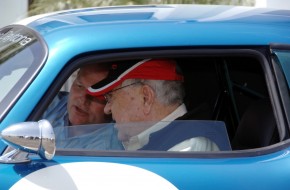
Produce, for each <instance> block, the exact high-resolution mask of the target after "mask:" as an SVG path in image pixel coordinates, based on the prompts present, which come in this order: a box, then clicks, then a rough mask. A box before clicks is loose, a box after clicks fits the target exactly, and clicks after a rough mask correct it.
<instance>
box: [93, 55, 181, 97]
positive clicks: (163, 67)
mask: <svg viewBox="0 0 290 190" xmlns="http://www.w3.org/2000/svg"><path fill="white" fill-rule="evenodd" d="M176 65H177V64H176V62H175V61H174V60H171V59H145V60H142V61H139V62H138V63H119V64H112V65H111V68H110V71H109V74H108V77H107V78H105V79H103V80H102V81H100V82H98V83H96V84H94V85H93V86H91V87H89V88H88V89H87V93H88V94H89V95H92V96H101V95H104V94H106V93H108V92H110V91H111V90H113V89H114V88H116V87H117V86H119V85H120V84H121V83H122V82H123V81H125V80H127V79H147V80H172V81H183V75H182V74H181V71H179V70H178V69H177V67H176Z"/></svg>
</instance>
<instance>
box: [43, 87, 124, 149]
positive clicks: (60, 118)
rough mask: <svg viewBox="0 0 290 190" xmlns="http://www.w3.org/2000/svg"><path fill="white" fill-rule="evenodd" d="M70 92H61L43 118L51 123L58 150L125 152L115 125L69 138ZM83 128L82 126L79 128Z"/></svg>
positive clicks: (108, 125)
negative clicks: (77, 149)
mask: <svg viewBox="0 0 290 190" xmlns="http://www.w3.org/2000/svg"><path fill="white" fill-rule="evenodd" d="M68 94H69V93H68V92H59V93H58V95H57V96H56V97H55V98H54V100H53V101H52V103H51V104H50V105H49V107H48V109H47V110H46V111H45V113H44V114H43V116H42V118H43V119H47V120H48V121H50V123H51V125H52V127H53V129H54V133H55V138H56V147H57V148H84V149H96V150H123V149H124V148H123V146H122V144H121V143H120V141H119V140H118V137H117V130H116V129H115V128H114V125H113V124H107V125H105V126H103V127H101V128H99V129H97V130H95V131H93V132H91V133H86V134H83V135H80V136H72V137H70V136H69V129H70V127H69V120H68V112H67V100H68ZM79 127H82V126H79Z"/></svg>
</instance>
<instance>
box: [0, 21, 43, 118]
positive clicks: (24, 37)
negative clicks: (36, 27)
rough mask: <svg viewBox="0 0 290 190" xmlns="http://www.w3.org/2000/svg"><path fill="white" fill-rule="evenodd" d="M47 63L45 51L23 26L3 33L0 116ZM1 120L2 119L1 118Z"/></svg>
mask: <svg viewBox="0 0 290 190" xmlns="http://www.w3.org/2000/svg"><path fill="white" fill-rule="evenodd" d="M44 59H45V47H44V46H43V44H41V43H40V42H39V41H38V38H37V36H36V35H34V34H33V33H32V31H30V29H27V28H25V27H23V26H9V27H4V28H2V29H0V86H1V91H0V116H1V117H2V116H3V115H4V112H5V111H7V110H8V109H9V108H8V107H9V106H12V105H13V103H14V102H12V101H13V100H14V101H15V99H16V98H17V96H19V94H20V92H22V91H23V89H24V88H25V87H26V86H27V85H26V84H27V83H28V82H29V81H30V80H31V78H32V77H33V76H34V74H35V72H36V71H37V70H38V69H39V67H40V66H41V64H42V63H43V62H42V60H44ZM1 119H2V118H1Z"/></svg>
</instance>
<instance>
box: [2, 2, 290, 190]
mask: <svg viewBox="0 0 290 190" xmlns="http://www.w3.org/2000/svg"><path fill="white" fill-rule="evenodd" d="M156 59H157V60H158V59H162V60H168V59H170V60H174V63H175V64H176V65H178V69H179V70H180V73H182V76H183V86H184V93H185V96H184V99H183V104H184V105H185V106H184V107H185V109H186V110H187V112H188V113H190V114H191V117H190V118H187V119H184V120H174V121H172V120H171V121H163V120H162V122H165V123H166V122H167V123H166V124H164V125H163V126H167V125H168V126H169V125H170V126H172V125H175V126H177V127H175V131H174V133H170V134H168V135H170V136H166V133H163V136H161V135H159V136H158V142H160V143H164V141H165V139H166V142H167V141H170V140H171V139H176V138H178V137H179V136H180V135H181V136H186V135H187V137H186V138H188V139H192V138H193V139H194V138H199V139H201V138H202V139H207V140H210V141H211V142H213V144H214V146H215V148H213V149H212V150H199V149H196V150H192V149H186V148H183V149H182V148H181V149H178V150H177V149H174V148H172V147H175V146H174V145H175V144H174V143H173V144H170V145H168V146H165V145H164V146H163V145H162V146H159V145H160V144H158V147H154V146H151V148H146V149H145V148H143V149H139V148H135V149H129V148H128V147H127V146H126V144H125V143H124V142H123V141H122V138H120V137H121V134H120V131H121V128H122V127H124V126H125V127H127V129H128V130H127V133H131V131H130V130H132V131H134V129H136V128H137V127H138V126H141V127H142V126H145V125H146V126H147V125H149V124H148V122H141V121H140V122H135V123H122V124H117V123H116V121H115V118H110V119H109V120H108V122H101V123H87V124H85V123H84V124H79V125H73V124H72V122H70V121H68V122H61V123H57V122H55V121H56V119H55V118H58V119H59V118H61V117H66V116H65V114H66V113H67V109H68V107H67V103H66V101H68V100H67V99H64V100H63V99H60V98H63V97H66V98H68V96H70V95H68V94H69V93H71V92H70V91H71V89H72V88H73V85H74V84H75V80H77V77H78V75H79V74H78V72H80V70H79V69H80V68H82V67H83V66H92V65H99V66H100V65H102V66H108V68H109V67H110V68H113V69H115V68H114V66H115V65H118V66H120V67H123V66H124V65H127V64H128V63H130V64H131V63H141V62H140V60H156ZM142 63H143V62H142ZM152 68H153V70H154V72H153V71H152V73H151V72H150V71H147V70H146V69H144V68H143V69H144V70H140V71H139V74H140V72H141V71H143V74H144V76H145V75H146V76H147V75H153V74H154V73H155V75H157V74H159V75H160V76H162V77H167V76H168V75H167V73H168V72H170V71H167V70H162V68H157V67H152ZM152 68H151V69H152ZM155 69H156V70H155ZM131 71H132V70H130V72H131ZM132 72H137V71H136V70H133V71H132ZM141 73H142V72H141ZM156 73H157V74H156ZM123 74H124V73H122V74H121V75H120V76H121V77H123V76H125V75H123ZM125 74H127V73H125ZM131 74H132V73H131ZM110 77H113V75H111V73H110V72H109V73H108V75H107V78H110ZM96 85H97V86H98V83H97V84H96ZM96 85H93V86H90V87H87V86H85V88H84V86H82V84H79V83H78V81H77V84H76V88H78V89H84V90H85V92H86V93H87V94H86V97H87V98H88V99H90V101H98V102H99V103H103V106H105V105H106V104H108V103H110V102H109V100H108V99H112V94H105V96H104V97H105V98H106V100H104V99H103V98H104V97H103V96H100V97H99V96H93V95H94V93H96V92H95V91H94V90H95V89H96ZM0 86H1V92H0V122H1V123H0V131H1V132H0V137H1V141H0V153H1V154H0V179H1V180H0V189H13V190H14V189H113V188H114V189H117V188H118V189H263V190H266V189H288V188H289V181H290V155H289V152H290V140H289V138H290V94H289V89H290V10H277V9H269V8H268V9H266V8H265V9H261V8H253V7H242V6H240V7H239V6H218V5H148V6H120V7H96V8H85V9H76V10H66V11H61V12H55V13H49V14H45V15H37V16H34V17H30V18H27V19H25V20H22V21H20V22H18V23H15V24H12V25H8V26H6V27H3V28H1V29H0ZM110 92H112V91H110ZM62 95H65V96H62ZM109 95H110V96H109ZM106 101H108V102H106ZM56 102H57V103H58V104H57V105H59V103H62V104H61V106H62V113H61V110H57V109H51V106H53V105H56ZM75 109H79V108H75ZM134 109H135V108H134ZM48 110H50V111H48ZM102 110H103V108H102ZM78 111H79V114H82V112H85V111H86V110H83V111H81V110H78ZM127 111H128V113H127V112H124V113H123V115H125V116H126V113H127V114H129V112H130V110H128V109H127ZM48 112H49V113H50V116H48ZM63 113H65V114H64V115H63ZM53 117H54V118H53ZM76 117H77V116H76ZM108 117H110V115H109V114H108ZM160 123H161V121H160V122H159V123H157V124H160ZM121 125H122V126H121ZM150 125H151V124H150ZM152 125H153V124H152ZM128 126H129V127H128ZM178 127H179V128H178ZM183 127H185V128H183ZM104 129H105V130H104ZM100 130H102V131H103V132H102V134H101V132H100ZM104 131H105V132H106V133H104ZM186 131H188V134H183V133H184V132H185V133H187V132H186ZM153 136H154V135H150V137H148V138H151V137H152V138H154V137H153ZM113 141H114V143H117V144H110V143H111V142H113ZM105 142H106V143H105ZM107 142H110V143H109V144H108V143H107ZM145 144H146V143H145ZM100 145H102V146H100Z"/></svg>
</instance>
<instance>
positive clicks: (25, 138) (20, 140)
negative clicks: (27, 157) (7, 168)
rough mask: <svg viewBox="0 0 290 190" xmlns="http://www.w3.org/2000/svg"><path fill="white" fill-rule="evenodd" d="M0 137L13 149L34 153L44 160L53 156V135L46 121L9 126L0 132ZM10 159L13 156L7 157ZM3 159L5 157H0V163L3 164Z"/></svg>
mask: <svg viewBox="0 0 290 190" xmlns="http://www.w3.org/2000/svg"><path fill="white" fill-rule="evenodd" d="M0 137H1V139H2V140H3V141H4V142H5V143H6V144H8V145H10V146H12V147H14V148H15V149H18V150H21V151H24V152H28V153H36V154H38V155H39V156H40V157H41V158H43V159H46V160H50V159H52V158H53V156H54V154H55V135H54V132H53V128H52V126H51V124H50V123H49V121H47V120H40V121H38V122H23V123H17V124H14V125H11V126H9V127H7V128H5V129H4V130H3V131H1V132H0ZM11 157H13V156H11V155H9V158H11ZM3 158H5V155H4V156H2V157H0V162H3ZM6 161H7V160H6ZM6 161H4V162H6Z"/></svg>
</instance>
